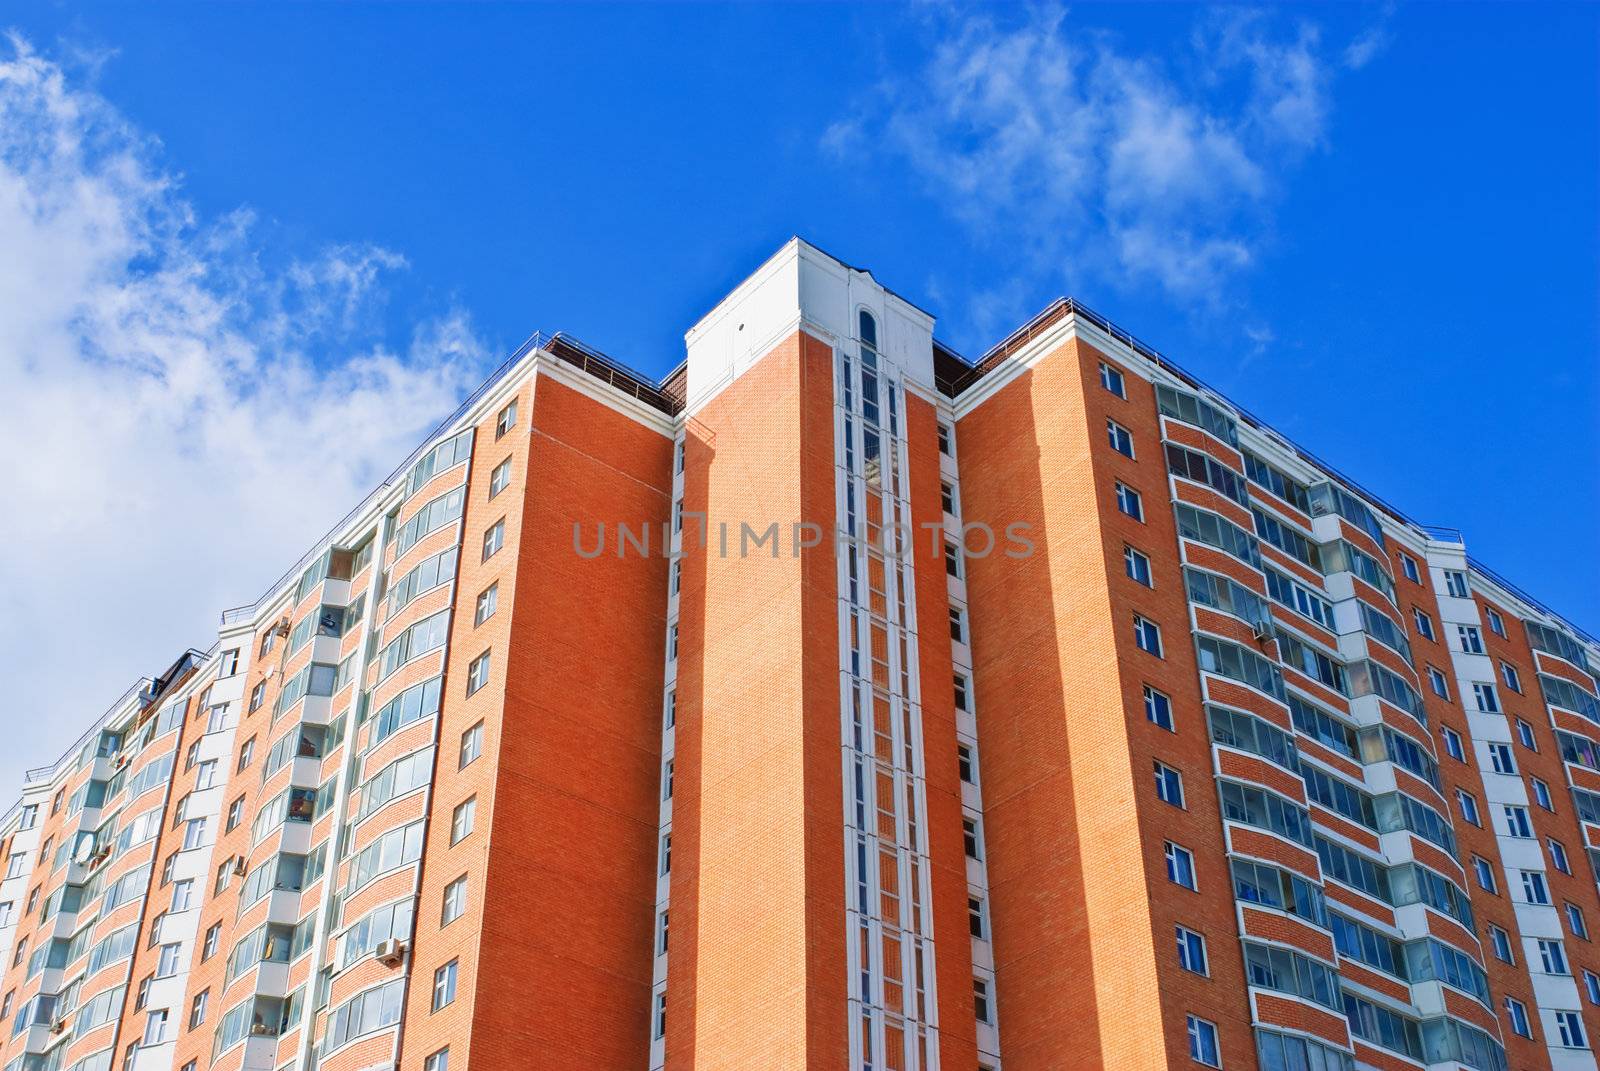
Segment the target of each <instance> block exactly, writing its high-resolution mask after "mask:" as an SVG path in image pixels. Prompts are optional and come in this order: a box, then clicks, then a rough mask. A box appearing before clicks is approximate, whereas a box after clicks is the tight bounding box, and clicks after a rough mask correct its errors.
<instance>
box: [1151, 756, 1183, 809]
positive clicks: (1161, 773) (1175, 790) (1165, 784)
mask: <svg viewBox="0 0 1600 1071" xmlns="http://www.w3.org/2000/svg"><path fill="white" fill-rule="evenodd" d="M1155 768H1156V798H1157V799H1160V800H1164V801H1166V802H1167V803H1170V804H1172V805H1173V806H1174V807H1182V806H1183V775H1182V774H1181V773H1179V772H1178V771H1177V770H1174V769H1173V768H1172V767H1171V766H1168V765H1166V764H1165V763H1160V762H1158V763H1156V764H1155Z"/></svg>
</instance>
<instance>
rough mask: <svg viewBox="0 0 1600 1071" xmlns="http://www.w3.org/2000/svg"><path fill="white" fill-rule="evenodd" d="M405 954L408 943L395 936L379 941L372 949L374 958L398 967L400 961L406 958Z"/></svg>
mask: <svg viewBox="0 0 1600 1071" xmlns="http://www.w3.org/2000/svg"><path fill="white" fill-rule="evenodd" d="M405 956H406V943H405V942H404V941H397V940H395V939H393V938H390V939H389V940H387V941H379V942H378V945H377V947H376V948H374V949H373V950H372V958H373V959H376V960H377V961H378V962H379V963H381V964H383V965H384V966H385V967H398V966H399V965H400V961H401V960H403V959H405Z"/></svg>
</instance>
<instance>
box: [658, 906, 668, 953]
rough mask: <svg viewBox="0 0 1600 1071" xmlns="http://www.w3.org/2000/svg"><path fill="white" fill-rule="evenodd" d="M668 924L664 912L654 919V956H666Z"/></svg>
mask: <svg viewBox="0 0 1600 1071" xmlns="http://www.w3.org/2000/svg"><path fill="white" fill-rule="evenodd" d="M668 922H669V920H668V918H667V913H666V912H665V911H663V912H661V914H660V915H659V916H658V917H657V918H656V955H658V956H664V955H666V954H667V940H668V928H667V927H668Z"/></svg>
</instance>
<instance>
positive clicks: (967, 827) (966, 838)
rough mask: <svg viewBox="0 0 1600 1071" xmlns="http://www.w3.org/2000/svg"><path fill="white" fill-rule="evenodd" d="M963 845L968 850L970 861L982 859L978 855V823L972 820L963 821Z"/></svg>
mask: <svg viewBox="0 0 1600 1071" xmlns="http://www.w3.org/2000/svg"><path fill="white" fill-rule="evenodd" d="M961 843H962V844H963V845H964V846H965V847H966V849H967V858H968V859H982V858H983V856H981V855H979V854H978V823H977V822H976V821H975V820H974V819H971V818H963V819H962V820H961Z"/></svg>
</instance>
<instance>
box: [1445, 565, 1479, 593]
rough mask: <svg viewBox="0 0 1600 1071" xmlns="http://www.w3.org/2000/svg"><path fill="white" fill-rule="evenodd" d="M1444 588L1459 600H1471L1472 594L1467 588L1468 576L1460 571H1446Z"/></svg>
mask: <svg viewBox="0 0 1600 1071" xmlns="http://www.w3.org/2000/svg"><path fill="white" fill-rule="evenodd" d="M1444 588H1445V590H1446V591H1448V592H1449V593H1450V594H1451V595H1454V596H1455V597H1456V598H1458V599H1470V598H1471V597H1472V592H1471V590H1470V589H1468V587H1467V574H1466V573H1463V572H1461V571H1460V570H1459V569H1446V570H1445V571H1444Z"/></svg>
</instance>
